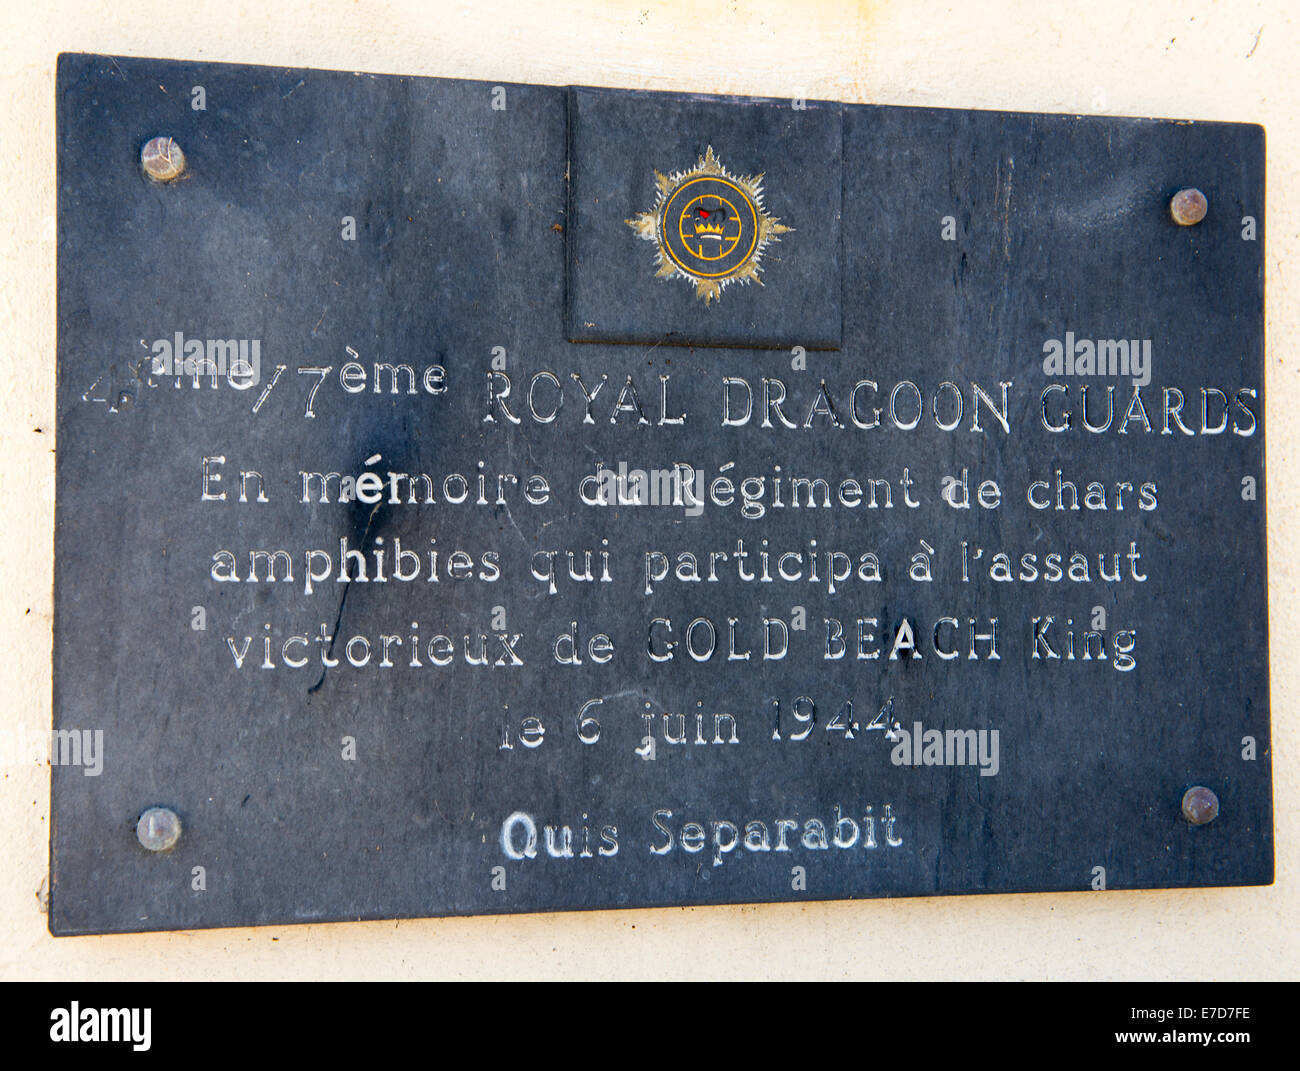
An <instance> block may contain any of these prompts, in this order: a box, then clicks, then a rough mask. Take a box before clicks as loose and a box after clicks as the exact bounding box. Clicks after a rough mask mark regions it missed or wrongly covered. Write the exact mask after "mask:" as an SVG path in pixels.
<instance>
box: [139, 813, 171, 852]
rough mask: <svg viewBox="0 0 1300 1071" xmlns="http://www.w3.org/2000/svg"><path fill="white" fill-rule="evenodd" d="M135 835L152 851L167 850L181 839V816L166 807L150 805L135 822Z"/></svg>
mask: <svg viewBox="0 0 1300 1071" xmlns="http://www.w3.org/2000/svg"><path fill="white" fill-rule="evenodd" d="M135 835H136V838H137V839H138V840H139V841H140V843H141V844H142V845H143V846H144V847H145V848H147V849H149V851H151V852H165V851H168V850H169V849H171V848H174V847H175V846H176V842H177V841H178V840H180V839H181V820H180V816H179V815H178V814H177V813H176V812H175V811H172V810H169V809H168V808H166V807H150V808H149V809H148V810H147V811H145V812H144V814H142V815H141V816H140V819H139V821H137V822H136V824H135Z"/></svg>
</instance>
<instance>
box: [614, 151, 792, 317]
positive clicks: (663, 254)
mask: <svg viewBox="0 0 1300 1071" xmlns="http://www.w3.org/2000/svg"><path fill="white" fill-rule="evenodd" d="M655 184H656V186H657V187H658V196H657V197H656V199H655V205H654V208H652V209H651V210H650V211H649V212H642V213H641V214H640V215H638V216H636V217H634V218H633V219H629V220H627V221H626V222H627V225H628V226H629V227H631V228H632V229H633V230H634V231H636V233H637V235H638V236H639V237H641V238H643V239H645V241H647V242H654V243H655V268H656V271H655V275H656V277H657V278H660V279H685V280H687V281H688V282H690V283H692V284H694V286H695V294H696V296H697V297H701V298H703V299H704V304H705V305H708V304H709V303H710V302H711V301H713V300H714V299H716V298H720V297H721V296H722V291H723V290H724V289H726V288H727V287H728V286H730V285H731V284H732V283H750V282H754V283H758V284H759V285H760V286H762V285H763V280H762V279H761V278H759V267H760V264H761V262H762V258H763V250H764V249H765V248H766V247H767V245H768V243H769V242H776V241H780V237H779V236H780V235H782V234H786V233H787V232H789V231H790V230H792V229H793V228H791V227H787V226H785V225H784V224H782V223H781V222H780V221H779V220H778V219H776V218H775V217H774V216H770V215H768V213H767V211H766V209H764V207H763V175H762V173H761V172H760V173H759V174H757V175H733V174H732V173H731V172H729V171H728V170H727V169H726V168H725V167H724V166H723V164H722V161H720V160H719V159H718V158H717V157H716V156H715V155H714V153H713V146H712V145H710V146H709V147H708V149H707V150H706V151H705V153H704V155H703V156H701V157H698V158H697V160H696V163H695V166H694V167H692V168H690V169H689V170H686V171H676V172H674V173H673V174H671V175H664V174H662V173H661V172H659V171H656V172H655Z"/></svg>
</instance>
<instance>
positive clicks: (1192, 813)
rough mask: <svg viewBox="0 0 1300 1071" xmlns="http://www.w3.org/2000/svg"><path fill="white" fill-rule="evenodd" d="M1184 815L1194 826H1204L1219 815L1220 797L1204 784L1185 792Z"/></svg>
mask: <svg viewBox="0 0 1300 1071" xmlns="http://www.w3.org/2000/svg"><path fill="white" fill-rule="evenodd" d="M1183 817H1184V818H1186V819H1187V820H1188V821H1189V822H1190V823H1191V824H1192V825H1194V826H1203V825H1205V824H1206V823H1207V822H1213V821H1214V820H1215V819H1216V818H1218V817H1219V797H1218V796H1216V795H1215V794H1214V793H1213V792H1212V791H1210V789H1208V788H1206V787H1205V786H1204V785H1196V786H1195V787H1194V788H1189V789H1188V790H1187V791H1186V792H1184V793H1183Z"/></svg>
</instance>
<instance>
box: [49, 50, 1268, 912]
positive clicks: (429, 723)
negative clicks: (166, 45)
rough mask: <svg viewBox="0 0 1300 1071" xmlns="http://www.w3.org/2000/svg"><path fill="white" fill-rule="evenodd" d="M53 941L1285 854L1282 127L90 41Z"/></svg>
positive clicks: (78, 120) (1000, 880) (61, 419)
mask: <svg viewBox="0 0 1300 1071" xmlns="http://www.w3.org/2000/svg"><path fill="white" fill-rule="evenodd" d="M58 200H59V203H58V233H59V239H58V241H59V246H58V317H59V341H58V367H57V374H58V429H57V431H58V441H57V448H58V455H57V457H58V476H57V505H56V527H55V625H54V656H53V661H54V730H55V754H54V765H53V770H52V804H51V808H52V809H51V814H52V822H51V868H52V880H51V896H50V928H51V930H52V931H53V932H54V933H56V934H84V933H102V932H114V931H136V930H154V929H178V928H186V929H188V928H194V927H207V926H232V925H256V924H264V923H281V922H305V921H321V920H345V919H376V918H397V917H418V916H435V915H454V914H478V913H497V912H530V911H551V910H567V909H591V908H613V907H642V906H655V905H700V904H723V903H747V902H763V901H803V900H817V899H838V898H860V897H882V896H904V895H932V894H952V893H975V892H1019V891H1073V890H1079V891H1085V890H1097V891H1101V890H1108V891H1114V890H1123V889H1135V888H1148V889H1149V888H1169V887H1181V886H1220V885H1258V884H1267V883H1269V882H1271V881H1272V874H1273V858H1272V857H1273V852H1272V814H1271V789H1270V735H1269V713H1268V709H1269V708H1268V660H1267V597H1266V596H1267V579H1266V573H1265V508H1264V502H1265V471H1264V412H1265V398H1264V389H1263V388H1264V360H1263V345H1264V334H1263V265H1264V257H1263V240H1264V234H1263V220H1264V136H1263V131H1262V130H1261V129H1260V128H1259V127H1257V126H1252V125H1239V124H1223V123H1200V122H1173V121H1163V120H1144V119H1124V118H1110V117H1086V116H1065V115H1022V114H1010V113H996V112H972V111H950V110H939V109H928V108H898V107H877V106H869V105H840V104H836V103H831V102H824V101H789V100H784V101H783V100H749V99H732V98H719V97H701V96H680V95H671V94H655V93H639V92H621V91H614V90H594V89H576V88H575V89H570V88H564V87H549V86H529V85H495V84H492V83H480V82H467V81H449V80H443V79H431V78H404V77H392V76H382V77H381V76H371V75H364V74H354V73H331V72H321V71H307V70H283V69H271V68H260V67H247V66H230V65H219V64H201V63H188V62H172V61H155V60H141V59H127V58H113V57H103V56H84V55H65V56H63V57H62V58H61V59H60V62H59V71H58Z"/></svg>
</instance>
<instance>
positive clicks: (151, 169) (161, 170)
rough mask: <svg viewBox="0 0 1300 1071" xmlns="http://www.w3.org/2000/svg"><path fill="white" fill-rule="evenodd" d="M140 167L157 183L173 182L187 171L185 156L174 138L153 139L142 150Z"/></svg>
mask: <svg viewBox="0 0 1300 1071" xmlns="http://www.w3.org/2000/svg"><path fill="white" fill-rule="evenodd" d="M140 166H141V167H143V168H144V173H145V174H146V175H148V176H149V177H150V178H151V179H153V180H154V181H155V182H171V181H172V179H175V178H178V177H179V176H180V174H181V172H182V171H184V170H185V154H184V153H183V152H181V147H180V146H179V145H177V144H176V141H175V139H173V138H167V137H162V138H151V139H150V140H149V141H147V142H145V146H144V148H143V149H141V150H140Z"/></svg>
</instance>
